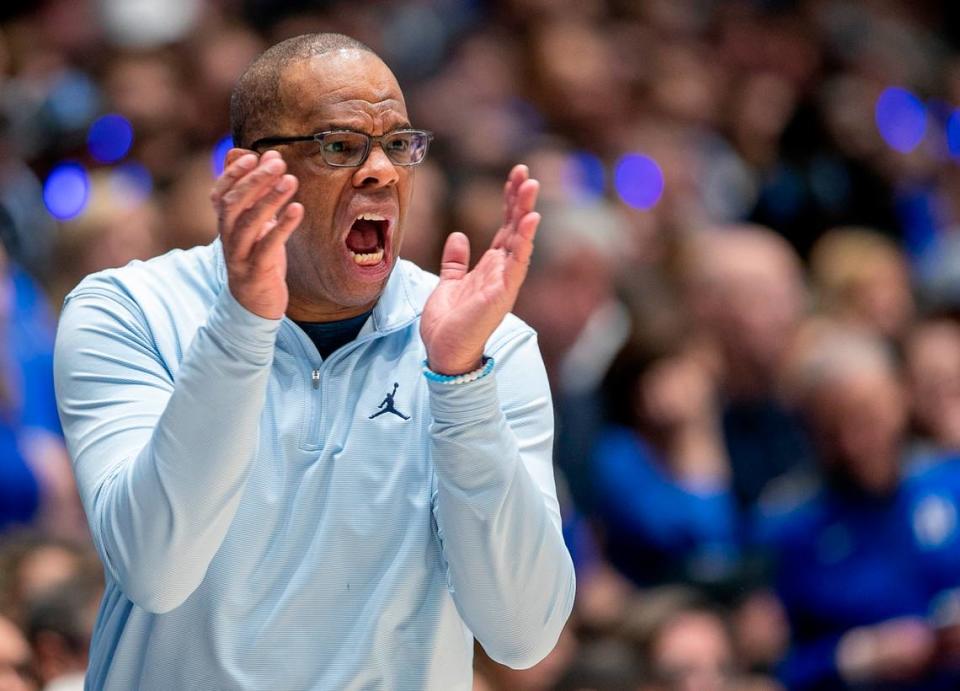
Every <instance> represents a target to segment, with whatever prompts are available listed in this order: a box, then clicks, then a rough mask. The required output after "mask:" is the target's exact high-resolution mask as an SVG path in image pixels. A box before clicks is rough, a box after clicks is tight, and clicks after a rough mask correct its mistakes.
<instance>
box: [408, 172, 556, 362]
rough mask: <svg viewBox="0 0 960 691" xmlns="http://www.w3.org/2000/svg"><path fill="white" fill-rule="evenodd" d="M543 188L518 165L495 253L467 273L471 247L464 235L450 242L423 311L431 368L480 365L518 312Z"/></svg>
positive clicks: (422, 332)
mask: <svg viewBox="0 0 960 691" xmlns="http://www.w3.org/2000/svg"><path fill="white" fill-rule="evenodd" d="M538 189H539V183H537V181H536V180H531V179H529V174H528V172H527V169H526V166H516V167H515V168H514V169H513V170H512V171H511V173H510V177H509V179H508V180H507V183H506V186H505V187H504V223H503V225H502V226H501V227H500V230H499V231H497V234H496V236H495V237H494V239H493V242H492V243H491V246H490V249H488V250H487V251H486V252H484V254H483V256H482V257H481V258H480V261H479V262H477V265H476V266H475V267H474V268H473V270H472V271H468V270H467V268H468V266H469V261H470V245H469V241H468V240H467V238H466V236H465V235H463V234H462V233H453V234H451V235H450V237H449V238H447V243H446V245H445V247H444V250H443V259H442V261H441V269H440V283H439V284H438V285H437V287H436V289H435V290H434V291H433V294H432V295H431V296H430V298H429V299H428V300H427V304H426V305H425V306H424V310H423V314H422V316H421V321H420V335H421V337H422V338H423V343H424V346H425V347H426V350H427V359H428V361H429V363H430V366H431V368H433V369H434V370H435V371H438V372H444V373H448V374H459V373H462V372H465V371H469V370H470V369H473V368H474V367H476V366H477V365H478V364H479V361H480V358H481V356H482V355H483V348H484V345H485V344H486V342H487V339H488V338H489V337H490V335H491V334H492V333H493V331H494V329H496V328H497V326H498V325H499V324H500V322H501V321H502V320H503V318H504V317H505V316H506V314H507V313H508V312H509V311H510V310H511V308H512V307H513V304H514V302H515V301H516V299H517V293H518V291H519V289H520V286H521V284H522V283H523V279H524V278H525V276H526V272H527V264H528V263H529V261H530V254H531V252H532V251H533V238H534V235H535V234H536V231H537V224H538V223H539V221H540V216H539V214H537V213H535V212H534V211H533V207H534V205H535V204H536V198H537V191H538Z"/></svg>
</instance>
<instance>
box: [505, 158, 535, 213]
mask: <svg viewBox="0 0 960 691" xmlns="http://www.w3.org/2000/svg"><path fill="white" fill-rule="evenodd" d="M528 175H529V172H528V171H527V167H526V166H525V165H515V166H514V167H513V168H512V169H511V170H510V173H509V174H508V175H507V181H506V182H505V183H504V184H503V224H504V225H507V224H508V223H510V220H511V219H512V218H513V205H514V202H515V201H516V198H517V190H518V189H519V188H520V185H522V184H523V181H524V180H525V179H526V177H527V176H528Z"/></svg>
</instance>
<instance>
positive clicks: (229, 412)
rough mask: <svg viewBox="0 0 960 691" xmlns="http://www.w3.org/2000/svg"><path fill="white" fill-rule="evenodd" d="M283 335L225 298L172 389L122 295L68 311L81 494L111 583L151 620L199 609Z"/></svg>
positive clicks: (69, 406) (64, 396) (71, 411)
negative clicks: (191, 601)
mask: <svg viewBox="0 0 960 691" xmlns="http://www.w3.org/2000/svg"><path fill="white" fill-rule="evenodd" d="M279 323H280V322H279V320H277V321H273V320H267V319H262V318H260V317H257V316H256V315H254V314H252V313H250V312H248V311H247V310H246V309H244V308H243V307H242V306H241V305H240V304H239V303H238V302H236V300H234V298H233V297H232V296H231V294H230V291H229V290H227V289H226V288H225V289H224V290H223V291H222V293H221V294H220V296H219V298H218V299H217V301H216V302H215V303H214V305H213V307H212V309H211V311H210V313H209V315H208V317H207V321H206V323H205V324H204V325H203V326H201V327H200V328H199V329H198V330H197V332H196V334H195V336H194V338H193V340H192V342H191V343H190V345H189V346H188V347H187V349H186V350H185V352H184V354H183V358H182V361H181V362H180V366H179V368H178V370H177V372H176V376H173V374H172V373H171V371H170V369H169V368H168V367H167V365H166V363H165V362H164V361H163V359H162V358H161V356H160V355H159V353H158V351H157V348H156V345H155V343H154V340H153V335H152V333H151V332H150V330H149V329H148V328H147V325H146V323H145V320H144V319H143V315H142V313H141V311H140V309H139V307H138V306H137V305H136V304H135V303H134V302H133V301H132V300H131V299H130V298H128V297H127V296H126V295H125V294H123V293H121V292H120V291H116V290H108V289H106V288H103V287H99V286H97V287H93V288H80V289H79V291H78V292H75V293H74V294H73V295H72V296H71V297H70V298H68V301H67V303H66V306H65V308H64V312H63V315H62V317H61V320H60V327H59V330H58V333H57V342H56V348H55V359H54V363H55V364H54V374H55V382H56V391H57V399H58V404H59V408H60V417H61V421H62V423H63V429H64V433H65V437H66V440H67V445H68V448H69V451H70V456H71V458H72V459H73V465H74V472H75V474H76V478H77V485H78V488H79V490H80V496H81V499H82V501H83V504H84V508H85V510H86V513H87V518H88V521H89V524H90V529H91V532H92V534H93V539H94V544H95V545H96V547H97V550H98V552H99V553H100V557H101V559H102V560H103V563H104V566H105V567H106V569H107V572H108V574H109V575H110V576H111V577H112V578H113V579H114V580H115V581H116V582H117V584H118V585H119V587H120V588H121V590H122V591H123V592H124V594H125V595H126V596H127V597H128V598H129V599H130V600H132V601H133V602H134V603H135V604H137V605H138V606H140V607H142V608H143V609H145V610H147V611H150V612H157V613H160V612H166V611H169V610H172V609H174V608H176V607H178V606H179V605H180V604H181V603H183V602H184V600H186V599H187V597H189V596H190V594H191V593H192V592H193V591H194V590H195V589H196V588H197V586H198V585H199V584H200V582H201V581H202V580H203V577H204V574H205V573H206V570H207V567H208V566H209V564H210V561H211V559H212V558H213V555H214V553H215V552H216V551H217V549H218V548H219V546H220V544H221V542H222V540H223V537H224V535H225V534H226V532H227V529H228V527H229V526H230V523H231V521H232V520H233V516H234V514H235V512H236V509H237V506H238V504H239V501H240V496H241V491H242V488H243V485H244V480H245V478H246V475H247V470H248V468H249V466H250V463H251V461H252V459H253V457H254V454H255V451H256V446H257V441H258V426H259V419H260V414H261V410H262V408H263V405H264V400H265V396H266V387H267V381H268V378H269V374H270V363H271V362H272V359H273V348H274V341H275V338H276V332H277V330H278V328H279Z"/></svg>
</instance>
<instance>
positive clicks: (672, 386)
mask: <svg viewBox="0 0 960 691" xmlns="http://www.w3.org/2000/svg"><path fill="white" fill-rule="evenodd" d="M645 335H646V336H647V342H644V341H643V340H642V339H640V338H637V337H635V338H634V339H633V340H632V341H630V342H628V343H627V345H626V346H625V347H624V348H623V349H622V350H621V351H620V353H619V354H618V355H617V358H616V359H615V360H614V363H613V365H612V366H611V368H610V371H609V373H608V375H607V378H606V381H605V384H604V394H605V396H604V398H605V404H606V405H605V409H606V412H607V414H606V419H607V421H608V426H607V427H605V428H604V430H603V432H602V433H601V434H600V436H599V438H598V441H597V445H596V448H595V452H594V455H593V459H592V468H591V472H592V481H593V484H594V487H595V495H596V497H597V498H598V501H597V503H596V510H595V511H596V514H597V516H598V519H599V520H600V522H601V526H602V534H603V536H604V539H605V542H606V549H607V553H608V555H609V558H610V560H611V561H612V563H613V564H614V565H616V566H617V567H618V568H620V569H621V570H623V572H624V573H626V574H627V575H629V576H630V577H631V578H633V579H634V580H635V581H637V582H638V583H641V584H644V583H645V584H650V583H663V582H667V581H671V580H673V581H677V580H679V581H688V582H689V581H692V582H700V583H710V582H715V581H717V580H720V579H722V578H724V577H728V576H729V575H730V572H731V571H732V570H733V568H734V566H735V564H736V557H737V543H738V534H737V533H738V521H737V518H738V517H737V504H736V500H735V498H734V496H733V493H732V490H731V480H730V466H729V461H728V459H727V455H726V449H725V448H724V445H723V437H722V433H721V429H720V416H719V411H718V410H717V395H716V383H715V381H714V379H713V373H712V372H711V371H710V369H709V365H708V364H706V363H704V362H703V361H702V358H701V357H700V354H699V353H697V352H696V351H695V350H694V348H693V346H692V343H691V341H690V340H689V338H688V337H687V338H685V337H684V335H683V334H682V332H674V333H669V334H662V335H661V338H660V340H659V342H651V340H650V339H651V337H652V335H651V334H649V333H648V334H645Z"/></svg>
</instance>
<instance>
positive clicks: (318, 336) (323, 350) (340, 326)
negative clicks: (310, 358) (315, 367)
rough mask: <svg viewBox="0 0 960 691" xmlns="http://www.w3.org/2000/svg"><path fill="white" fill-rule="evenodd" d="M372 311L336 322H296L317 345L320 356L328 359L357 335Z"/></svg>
mask: <svg viewBox="0 0 960 691" xmlns="http://www.w3.org/2000/svg"><path fill="white" fill-rule="evenodd" d="M371 312H373V310H370V311H369V312H364V313H363V314H358V315H357V316H356V317H350V318H349V319H340V320H339V321H335V322H296V324H297V326H299V327H300V328H301V329H303V332H304V333H305V334H307V336H309V337H310V340H311V341H313V344H314V345H315V346H317V350H318V351H320V357H322V358H323V359H324V360H326V359H327V358H328V357H330V355H331V354H332V353H333V352H334V351H335V350H337V349H338V348H340V347H341V346H344V345H346V344H347V343H349V342H350V341H352V340H354V339H355V338H356V337H357V334H359V333H360V329H362V328H363V325H364V323H365V322H366V321H367V317H369V316H370V313H371Z"/></svg>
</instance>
